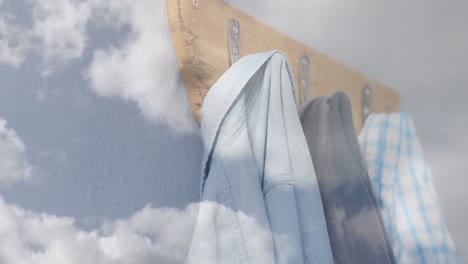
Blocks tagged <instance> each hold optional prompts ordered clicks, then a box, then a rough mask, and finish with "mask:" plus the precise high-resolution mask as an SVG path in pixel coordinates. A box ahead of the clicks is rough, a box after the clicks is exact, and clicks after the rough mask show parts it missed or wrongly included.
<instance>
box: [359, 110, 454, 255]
mask: <svg viewBox="0 0 468 264" xmlns="http://www.w3.org/2000/svg"><path fill="white" fill-rule="evenodd" d="M359 143H360V146H361V151H362V153H363V157H364V159H365V160H366V165H367V168H368V171H369V177H370V179H371V182H372V186H373V188H374V191H375V195H376V198H377V202H378V205H379V207H380V210H381V213H382V217H383V220H384V224H385V228H386V231H387V234H388V238H389V240H390V243H391V244H392V248H393V252H394V255H395V260H396V262H397V263H460V259H459V256H458V255H457V252H456V249H455V246H454V243H453V240H452V238H451V237H450V234H449V233H448V231H447V228H446V225H445V222H444V219H443V217H442V212H441V210H440V207H439V203H438V198H437V193H436V190H435V188H434V184H433V182H432V178H431V172H430V169H429V167H428V164H427V161H426V160H425V159H424V156H423V153H422V149H421V145H420V143H419V140H418V138H417V135H416V133H415V129H414V125H413V122H412V119H411V117H410V116H409V115H408V114H405V113H393V114H373V115H370V116H369V118H368V119H367V120H366V123H365V125H364V128H363V130H362V132H361V134H360V135H359Z"/></svg>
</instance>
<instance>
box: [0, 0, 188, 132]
mask: <svg viewBox="0 0 468 264" xmlns="http://www.w3.org/2000/svg"><path fill="white" fill-rule="evenodd" d="M0 4H1V2H0ZM30 4H31V6H32V10H33V11H32V20H33V25H32V26H31V28H27V27H24V26H17V25H15V24H14V23H12V22H13V21H12V18H11V15H7V14H0V63H6V64H10V65H13V66H19V65H20V64H21V63H22V62H23V60H24V59H25V57H26V56H27V55H29V54H31V53H33V52H35V53H37V54H39V55H40V56H41V58H42V70H41V75H42V76H43V77H47V76H48V75H50V74H51V73H52V72H53V71H54V70H56V69H57V67H58V66H60V65H63V64H67V63H69V62H71V61H73V60H75V59H79V58H81V57H82V55H83V52H84V50H85V49H86V47H87V44H88V32H87V28H88V24H89V23H90V21H92V22H97V23H101V24H103V25H106V26H108V27H110V28H116V27H117V28H119V27H122V26H126V27H128V28H130V32H129V33H128V35H127V36H126V37H125V38H124V39H123V40H122V41H120V42H119V43H117V44H115V45H113V46H112V47H110V48H108V49H102V50H95V51H94V57H93V60H92V62H91V63H90V65H89V67H88V69H87V70H86V77H87V79H88V80H89V82H90V85H91V88H92V90H93V91H94V92H96V93H97V94H98V95H100V96H105V97H113V96H115V97H120V98H122V99H123V100H125V101H128V102H132V103H135V104H136V105H137V106H138V108H139V109H140V110H141V112H142V113H143V115H144V116H145V117H147V118H148V119H149V120H151V121H154V122H163V123H166V124H168V125H169V126H170V127H171V128H173V130H174V131H176V132H183V133H187V132H189V133H191V132H194V131H197V129H196V128H197V125H196V122H195V120H194V118H193V115H192V112H191V109H190V106H189V103H188V100H187V95H186V92H185V87H184V84H183V81H182V77H181V74H180V71H179V67H178V63H177V58H176V56H175V50H174V47H173V43H172V39H171V36H170V30H169V25H168V21H167V15H166V6H165V5H166V1H159V0H140V1H130V0H120V1H108V0H30ZM42 95H45V92H44V91H43V92H42ZM39 98H45V96H41V97H39Z"/></svg>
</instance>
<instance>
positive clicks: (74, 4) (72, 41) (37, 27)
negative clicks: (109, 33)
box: [30, 0, 91, 75]
mask: <svg viewBox="0 0 468 264" xmlns="http://www.w3.org/2000/svg"><path fill="white" fill-rule="evenodd" d="M32 3H33V21H34V25H33V28H32V31H31V33H30V34H31V37H32V38H33V39H35V40H37V41H38V42H39V43H40V44H41V45H40V47H39V49H40V51H39V52H40V53H41V55H42V58H43V62H44V64H45V65H44V67H45V69H44V70H43V71H42V75H48V74H50V73H51V71H52V70H53V67H56V66H57V65H59V64H60V63H66V62H69V61H71V60H73V59H76V58H80V57H81V56H82V54H83V51H84V49H85V47H86V44H87V32H86V29H87V28H86V27H87V23H88V21H89V19H90V18H91V7H90V5H89V3H87V2H86V1H79V0H33V2H32Z"/></svg>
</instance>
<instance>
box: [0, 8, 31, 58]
mask: <svg viewBox="0 0 468 264" xmlns="http://www.w3.org/2000/svg"><path fill="white" fill-rule="evenodd" d="M2 3H3V1H2V0H0V7H1V6H2ZM14 20H15V17H14V16H13V15H11V14H8V13H3V12H1V10H0V63H3V64H7V65H11V66H14V67H19V66H20V65H21V63H22V62H23V60H24V58H25V56H26V54H25V50H26V42H27V38H25V36H24V34H22V29H21V28H20V27H18V26H16V25H15V24H14Z"/></svg>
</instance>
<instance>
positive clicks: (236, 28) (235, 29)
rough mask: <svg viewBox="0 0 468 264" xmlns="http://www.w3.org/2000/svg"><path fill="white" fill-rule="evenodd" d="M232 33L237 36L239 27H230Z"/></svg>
mask: <svg viewBox="0 0 468 264" xmlns="http://www.w3.org/2000/svg"><path fill="white" fill-rule="evenodd" d="M232 32H234V34H239V27H238V26H237V25H234V26H232Z"/></svg>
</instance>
